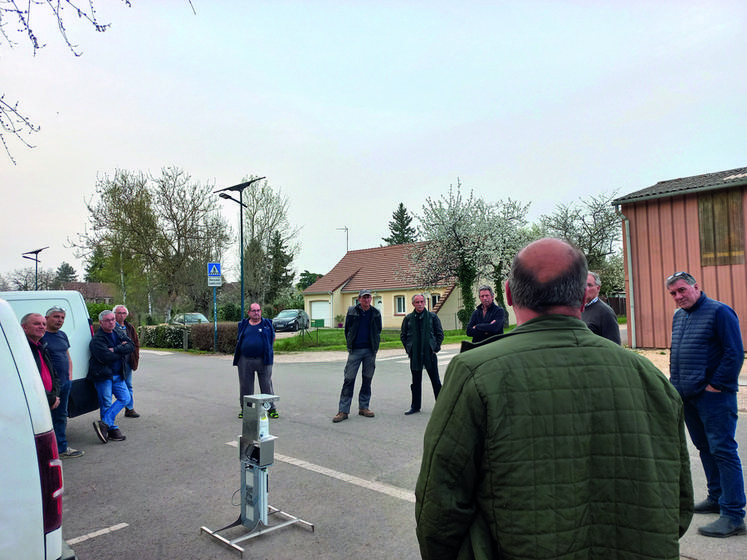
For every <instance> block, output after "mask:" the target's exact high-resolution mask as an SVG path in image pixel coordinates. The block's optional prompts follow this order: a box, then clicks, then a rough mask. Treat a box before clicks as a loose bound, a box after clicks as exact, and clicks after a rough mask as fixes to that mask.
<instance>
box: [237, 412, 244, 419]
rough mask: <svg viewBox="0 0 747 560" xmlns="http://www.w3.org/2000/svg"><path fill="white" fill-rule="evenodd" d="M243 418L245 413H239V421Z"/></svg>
mask: <svg viewBox="0 0 747 560" xmlns="http://www.w3.org/2000/svg"><path fill="white" fill-rule="evenodd" d="M243 417H244V412H243V411H242V412H239V415H238V416H237V417H236V418H239V419H241V418H243Z"/></svg>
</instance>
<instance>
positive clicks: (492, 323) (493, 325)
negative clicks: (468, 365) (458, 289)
mask: <svg viewBox="0 0 747 560" xmlns="http://www.w3.org/2000/svg"><path fill="white" fill-rule="evenodd" d="M477 293H478V294H479V296H480V305H479V306H478V307H477V309H475V311H474V312H473V313H472V317H470V320H469V323H467V336H471V337H472V342H482V341H483V340H485V339H486V338H489V337H491V336H495V335H497V334H502V333H503V325H504V323H505V322H506V312H505V310H504V309H503V308H501V307H499V306H497V305H496V304H495V302H494V301H493V298H494V297H495V296H494V295H493V288H491V287H490V286H480V289H479V290H478V291H477Z"/></svg>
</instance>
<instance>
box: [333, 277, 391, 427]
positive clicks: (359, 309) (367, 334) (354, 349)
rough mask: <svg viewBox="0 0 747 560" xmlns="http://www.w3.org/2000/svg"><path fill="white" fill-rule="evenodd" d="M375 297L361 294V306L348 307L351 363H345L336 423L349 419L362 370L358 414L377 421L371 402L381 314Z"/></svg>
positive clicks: (347, 336) (368, 292)
mask: <svg viewBox="0 0 747 560" xmlns="http://www.w3.org/2000/svg"><path fill="white" fill-rule="evenodd" d="M372 299H373V296H372V295H371V292H370V290H361V291H360V292H358V303H357V304H356V305H354V306H352V307H349V308H348V313H347V315H346V316H345V340H346V342H347V345H348V361H347V363H346V364H345V373H344V375H345V379H344V381H343V383H342V391H340V405H339V406H338V408H337V410H338V412H337V414H336V415H335V417H334V418H332V422H334V423H335V424H336V423H338V422H342V421H343V420H347V419H348V415H349V414H350V404H351V403H352V401H353V391H354V389H355V378H356V376H357V375H358V367H359V366H360V365H361V364H363V368H362V371H361V377H362V381H361V389H360V392H359V393H358V414H359V415H361V416H365V417H366V418H373V417H374V416H375V415H374V412H373V410H371V409H370V408H369V406H370V403H371V380H372V379H373V374H374V369H375V368H376V352H378V351H379V342H380V341H381V312H380V311H379V310H378V309H376V307H374V306H372V305H371V301H372Z"/></svg>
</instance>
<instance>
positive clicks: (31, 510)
mask: <svg viewBox="0 0 747 560" xmlns="http://www.w3.org/2000/svg"><path fill="white" fill-rule="evenodd" d="M0 387H2V391H0V434H2V436H0V441H1V442H2V453H3V468H2V474H0V558H28V559H29V560H57V559H59V558H62V556H63V547H64V548H66V549H67V550H66V551H65V557H66V558H71V557H74V556H70V555H69V548H67V547H66V545H63V542H62V491H63V484H62V463H61V462H60V459H59V456H58V454H57V440H56V439H55V436H54V431H53V430H52V417H51V416H50V413H49V403H48V402H47V397H46V394H45V393H44V386H43V385H42V380H41V376H40V375H39V369H38V368H37V367H36V362H35V361H34V357H33V356H32V355H31V350H30V349H29V343H28V340H27V339H26V335H25V334H24V332H23V330H22V329H21V326H20V325H19V323H18V319H17V318H16V315H15V313H13V310H12V309H11V308H10V305H8V304H7V303H6V302H5V301H3V300H0Z"/></svg>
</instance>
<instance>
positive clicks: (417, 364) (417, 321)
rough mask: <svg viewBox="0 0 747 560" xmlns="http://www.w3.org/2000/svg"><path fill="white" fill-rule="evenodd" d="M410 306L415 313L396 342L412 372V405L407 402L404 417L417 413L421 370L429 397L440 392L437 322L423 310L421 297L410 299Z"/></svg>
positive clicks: (404, 322)
mask: <svg viewBox="0 0 747 560" xmlns="http://www.w3.org/2000/svg"><path fill="white" fill-rule="evenodd" d="M412 306H413V307H414V308H415V311H413V312H412V313H410V314H409V315H407V316H406V317H405V318H404V319H403V320H402V328H401V329H400V332H399V339H400V340H401V341H402V345H403V346H404V347H405V352H407V356H408V357H409V358H410V371H411V372H412V385H410V390H411V391H412V401H410V402H411V404H410V409H409V410H407V411H405V416H408V415H410V414H415V413H416V412H420V404H421V400H422V394H423V368H425V371H427V372H428V377H430V380H431V385H432V386H433V397H434V398H436V399H437V398H438V392H439V391H440V390H441V379H440V378H439V376H438V355H437V354H438V352H439V351H440V350H441V343H442V342H443V341H444V329H443V327H442V326H441V319H439V318H438V315H436V314H435V313H431V312H430V311H428V310H427V309H426V308H425V296H424V295H423V294H417V295H415V296H413V298H412Z"/></svg>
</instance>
